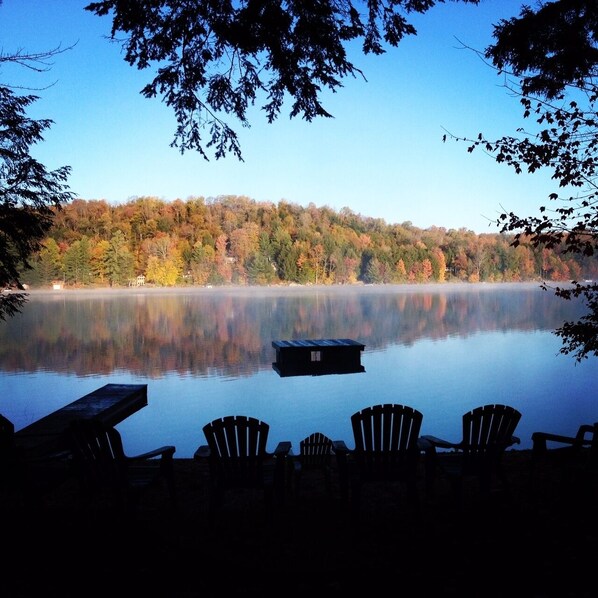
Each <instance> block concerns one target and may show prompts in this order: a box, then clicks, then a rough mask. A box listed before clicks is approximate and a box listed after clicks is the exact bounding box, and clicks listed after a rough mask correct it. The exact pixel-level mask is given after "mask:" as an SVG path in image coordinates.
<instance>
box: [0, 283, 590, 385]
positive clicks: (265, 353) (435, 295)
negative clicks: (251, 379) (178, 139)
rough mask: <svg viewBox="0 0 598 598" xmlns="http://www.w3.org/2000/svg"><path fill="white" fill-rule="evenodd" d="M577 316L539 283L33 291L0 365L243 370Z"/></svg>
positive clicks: (147, 372) (146, 372) (9, 326)
mask: <svg viewBox="0 0 598 598" xmlns="http://www.w3.org/2000/svg"><path fill="white" fill-rule="evenodd" d="M578 315H579V313H578V311H577V310H576V309H575V305H573V304H571V303H567V302H564V301H563V300H560V299H557V298H555V297H554V296H553V295H552V293H551V292H544V291H541V290H540V289H539V288H538V285H497V286H492V287H490V286H484V285H479V286H475V287H465V288H463V287H455V288H451V287H450V286H440V285H439V286H438V287H426V288H425V290H418V288H417V287H407V288H404V287H364V288H359V289H347V288H344V287H341V288H336V287H335V288H334V289H325V288H324V289H321V288H319V289H298V290H289V289H284V290H281V291H277V290H269V291H268V292H266V293H262V292H258V291H252V290H247V289H242V290H236V291H234V290H230V289H227V290H218V289H209V290H206V289H200V290H195V291H189V292H187V291H180V292H172V291H171V292H164V293H160V292H139V291H131V292H130V293H126V292H125V293H115V294H110V293H103V294H88V293H82V294H79V293H73V292H70V293H69V292H59V293H58V294H43V295H37V294H32V295H31V296H30V299H29V302H28V303H27V304H26V306H25V308H24V311H23V313H22V314H20V315H18V316H16V317H14V318H11V319H9V320H8V321H6V322H0V371H3V372H7V373H15V372H36V371H40V370H43V371H49V372H59V373H70V374H76V375H79V376H86V375H105V374H111V373H113V372H116V371H123V372H129V373H131V374H134V375H140V376H146V377H160V376H162V375H164V374H167V373H177V374H179V375H183V376H185V375H187V376H201V377H205V376H211V375H224V376H244V375H251V374H253V373H255V372H256V371H258V370H261V369H270V368H271V364H272V361H273V359H274V349H273V348H272V344H271V343H272V340H275V339H296V338H353V339H356V340H358V341H359V342H362V343H364V344H365V345H366V349H365V351H366V352H368V351H379V350H384V349H386V348H388V347H389V346H391V345H397V344H398V345H411V344H413V343H416V342H417V341H419V340H422V339H434V340H437V339H438V340H439V339H444V338H447V337H450V336H468V335H471V334H474V333H477V332H489V331H507V330H520V331H521V330H523V331H532V330H553V329H555V328H556V327H558V326H560V325H561V324H562V323H563V321H564V320H566V319H572V318H574V317H577V316H578Z"/></svg>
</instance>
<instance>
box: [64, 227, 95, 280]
mask: <svg viewBox="0 0 598 598" xmlns="http://www.w3.org/2000/svg"><path fill="white" fill-rule="evenodd" d="M63 263H64V277H65V280H66V281H67V282H72V283H74V284H89V283H90V282H91V280H92V268H91V246H90V243H89V239H88V238H87V237H83V238H81V239H80V240H79V241H75V242H74V243H73V244H72V245H71V246H70V247H69V248H68V249H67V250H66V251H65V252H64V257H63Z"/></svg>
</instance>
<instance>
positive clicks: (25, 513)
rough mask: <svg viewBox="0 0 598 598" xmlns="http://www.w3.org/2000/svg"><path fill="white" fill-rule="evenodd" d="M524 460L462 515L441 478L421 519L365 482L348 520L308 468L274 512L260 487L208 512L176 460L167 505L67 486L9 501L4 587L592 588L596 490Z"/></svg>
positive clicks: (550, 591)
mask: <svg viewBox="0 0 598 598" xmlns="http://www.w3.org/2000/svg"><path fill="white" fill-rule="evenodd" d="M529 464H530V454H529V452H527V451H509V452H508V453H507V455H506V466H507V472H508V475H509V479H510V480H511V483H512V494H511V495H510V496H505V495H503V494H495V495H493V497H492V500H491V502H490V503H485V504H482V503H479V502H478V501H477V498H476V494H475V492H473V488H471V492H470V493H469V494H467V495H466V503H464V509H463V510H462V511H460V510H458V509H456V508H455V505H454V504H453V502H452V495H451V493H450V489H449V488H448V487H447V486H446V484H445V483H444V482H443V481H442V479H440V478H439V480H438V483H437V485H436V493H435V495H434V496H433V497H431V498H429V499H423V502H422V512H421V516H420V517H417V516H415V515H414V513H413V512H412V511H411V510H410V509H409V508H408V507H407V506H406V504H405V503H404V502H403V501H402V500H401V495H400V493H399V494H397V492H396V489H395V488H391V487H378V488H375V489H372V491H368V492H364V494H363V496H362V501H361V509H360V511H359V516H356V515H355V514H353V513H352V512H351V511H350V510H347V509H346V508H345V506H344V505H343V504H342V503H341V502H340V500H339V498H338V493H337V488H336V486H335V485H334V483H333V492H332V494H328V493H327V492H326V490H325V488H324V485H323V483H322V480H321V478H319V477H318V475H317V472H316V473H314V474H313V475H312V476H311V477H310V475H306V476H305V477H304V478H303V479H302V484H301V494H300V495H299V496H294V495H293V494H292V493H291V494H288V495H287V500H286V502H285V505H284V506H283V507H281V508H279V509H278V510H277V511H276V512H275V513H273V515H272V517H271V518H270V519H267V518H265V517H264V511H263V508H262V506H263V503H262V502H261V500H260V498H259V496H256V495H253V494H243V495H241V496H240V497H236V498H229V500H228V501H227V503H226V505H225V507H224V508H223V509H222V511H221V512H220V513H219V515H218V517H217V519H216V520H214V521H210V520H209V518H208V515H207V513H208V511H207V490H206V479H205V478H204V477H203V476H202V472H201V471H200V470H199V469H198V465H197V464H196V463H195V462H193V461H192V460H186V459H175V467H176V474H177V484H178V490H179V510H178V511H177V512H171V511H170V510H169V509H168V500H167V496H166V494H165V493H164V492H163V491H162V489H156V490H155V491H153V492H152V493H150V494H148V495H147V496H146V497H145V499H144V501H143V502H142V504H141V508H140V510H139V511H138V512H137V514H136V516H135V517H132V518H126V519H125V520H124V521H117V520H115V519H114V518H113V517H112V516H111V512H110V511H109V510H106V509H105V508H103V506H102V505H96V508H94V509H92V510H89V511H79V510H78V509H77V494H76V489H75V487H74V486H72V485H71V484H66V485H64V486H63V487H61V488H59V489H58V490H56V491H55V492H54V493H52V494H51V495H49V496H48V497H47V498H46V501H45V502H44V504H43V506H42V507H41V508H40V509H38V510H22V509H17V510H16V511H15V512H14V516H12V515H11V514H10V513H7V512H6V511H5V529H6V530H7V532H8V534H7V535H6V536H5V546H7V547H9V548H10V550H9V551H8V556H7V557H6V558H5V561H4V563H5V566H4V573H3V579H2V583H3V587H4V588H5V589H6V595H11V596H23V597H25V596H37V595H47V594H50V593H52V592H60V595H61V596H63V597H71V596H72V597H73V598H74V597H75V596H77V597H79V596H81V595H98V596H99V595H106V594H108V595H114V594H115V592H117V591H119V592H125V593H131V595H132V593H134V595H140V594H149V595H153V596H168V597H169V598H170V597H173V598H174V597H181V598H190V597H197V598H203V597H206V596H209V597H212V596H220V595H225V596H237V595H238V596H242V595H260V596H300V595H304V594H305V593H308V594H309V595H313V596H331V595H332V596H347V595H350V594H354V593H355V591H358V592H364V593H366V594H367V595H374V594H376V593H378V592H382V591H384V592H385V593H386V592H387V591H388V589H389V588H396V591H397V592H399V590H400V591H401V593H402V594H403V595H423V596H428V595H434V594H438V595H442V596H459V597H472V598H473V597H476V598H477V597H480V598H481V597H482V596H483V597H488V596H490V597H503V596H505V597H507V596H534V597H539V598H541V597H546V598H548V597H552V596H555V597H556V596H563V595H566V596H570V597H578V596H579V597H588V598H589V597H590V596H593V595H594V594H593V593H594V590H595V580H594V577H593V570H594V560H595V538H596V534H597V533H598V527H597V521H596V516H595V509H594V508H593V504H594V502H593V501H594V499H595V493H594V488H592V493H591V494H590V495H584V494H575V493H564V494H563V493H561V485H560V477H559V475H558V472H557V470H552V469H548V468H546V469H542V470H541V471H539V472H538V476H537V477H535V478H534V480H533V482H530V477H529ZM334 480H335V478H334V476H333V482H334ZM422 482H423V480H422ZM422 492H423V488H422ZM422 497H423V494H422ZM584 498H586V499H588V500H584ZM401 588H402V589H401Z"/></svg>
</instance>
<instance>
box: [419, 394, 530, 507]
mask: <svg viewBox="0 0 598 598" xmlns="http://www.w3.org/2000/svg"><path fill="white" fill-rule="evenodd" d="M520 419H521V413H520V412H519V411H517V409H515V408H513V407H510V406H508V405H483V406H481V407H476V408H475V409H472V410H471V411H468V412H467V413H465V414H464V415H463V437H462V439H461V440H460V441H459V442H449V441H447V440H443V439H441V438H437V437H436V436H431V435H425V436H422V439H421V440H422V442H423V443H427V447H426V451H427V453H428V454H427V459H426V463H427V467H428V468H431V469H432V470H433V471H432V473H430V472H428V475H429V477H430V478H434V477H435V475H436V473H437V470H440V471H442V472H443V473H444V475H446V476H447V477H448V479H449V480H450V482H451V483H452V485H453V489H454V491H455V496H456V498H457V499H458V500H459V502H460V503H461V502H462V499H463V496H462V492H463V483H464V481H466V480H470V479H476V480H477V482H478V485H479V490H480V492H481V494H482V495H483V496H488V495H489V493H490V491H491V490H492V488H493V483H494V482H496V481H498V482H499V483H500V486H501V487H502V489H503V490H505V491H508V490H509V486H510V485H509V480H508V478H507V476H506V474H505V471H504V469H503V467H502V460H503V455H504V452H505V450H506V449H507V448H509V447H510V446H513V445H514V444H519V442H520V439H519V438H518V437H517V436H514V432H515V429H516V428H517V425H518V424H519V420H520ZM437 449H443V450H444V451H446V450H448V453H447V452H443V454H442V456H441V457H440V458H438V457H439V456H438V455H437Z"/></svg>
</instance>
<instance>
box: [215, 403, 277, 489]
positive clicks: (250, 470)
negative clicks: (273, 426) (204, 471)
mask: <svg viewBox="0 0 598 598" xmlns="http://www.w3.org/2000/svg"><path fill="white" fill-rule="evenodd" d="M269 430H270V426H269V425H268V424H267V423H265V422H263V421H260V420H259V419H256V418H254V417H248V416H244V415H229V416H226V417H223V418H220V419H215V420H214V421H211V422H210V423H208V424H206V425H205V426H204V427H203V433H204V434H205V437H206V440H207V443H208V447H209V449H210V457H209V464H210V471H211V475H212V476H216V477H217V483H218V484H219V485H221V486H224V487H248V488H251V487H254V488H259V487H261V486H262V485H263V479H264V478H263V465H264V459H265V458H266V457H268V456H269V453H268V452H267V451H266V443H267V441H268V432H269Z"/></svg>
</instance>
